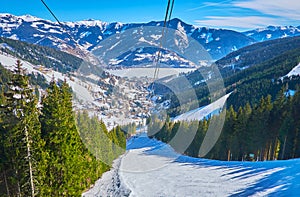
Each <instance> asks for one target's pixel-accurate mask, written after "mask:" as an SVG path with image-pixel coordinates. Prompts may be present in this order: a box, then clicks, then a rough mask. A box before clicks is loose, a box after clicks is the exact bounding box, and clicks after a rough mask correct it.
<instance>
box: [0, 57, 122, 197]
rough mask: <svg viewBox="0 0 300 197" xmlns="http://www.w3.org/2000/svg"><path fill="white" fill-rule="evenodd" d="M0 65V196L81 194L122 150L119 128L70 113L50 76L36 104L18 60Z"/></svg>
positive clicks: (68, 98)
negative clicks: (8, 67) (11, 64)
mask: <svg viewBox="0 0 300 197" xmlns="http://www.w3.org/2000/svg"><path fill="white" fill-rule="evenodd" d="M0 69H1V73H0V76H1V81H0V82H1V83H0V85H1V89H0V90H1V91H0V106H1V108H0V196H79V195H81V193H82V192H83V191H84V190H86V189H87V188H89V187H90V186H91V185H92V184H93V183H94V182H95V181H96V180H97V179H98V178H99V177H100V176H101V175H102V173H103V172H105V171H107V170H108V169H109V168H110V165H111V162H112V161H113V160H114V159H115V158H116V157H118V156H119V155H120V154H122V153H123V152H124V149H125V146H126V142H125V135H124V133H123V132H122V131H121V129H120V128H119V127H118V128H115V129H113V130H112V131H111V132H108V131H107V129H106V127H105V125H104V124H103V123H102V122H101V121H98V120H96V119H95V118H90V117H89V116H88V115H87V114H86V113H85V112H83V113H77V115H75V113H74V112H73V108H72V92H71V89H70V87H69V86H68V85H67V83H66V82H63V83H62V84H59V85H58V84H57V83H56V82H55V81H54V80H53V81H52V82H51V83H50V85H49V87H48V88H47V90H46V94H45V95H44V96H43V97H42V100H41V103H40V104H39V103H38V98H37V95H36V94H35V93H34V91H33V90H34V87H33V86H31V85H30V84H29V78H28V77H27V76H25V75H24V71H23V70H22V68H21V63H20V61H18V62H17V64H16V69H15V71H14V73H10V72H9V71H6V70H5V69H3V68H2V67H0ZM103 136H106V140H102V139H101V137H103ZM81 138H82V139H83V140H81ZM90 139H95V140H96V141H93V142H89V141H88V140H90ZM91 147H93V148H91ZM116 147H117V148H116ZM95 150H97V151H98V152H95ZM99 154H102V155H105V157H106V158H107V160H100V159H99V158H100V157H99ZM104 161H105V162H104Z"/></svg>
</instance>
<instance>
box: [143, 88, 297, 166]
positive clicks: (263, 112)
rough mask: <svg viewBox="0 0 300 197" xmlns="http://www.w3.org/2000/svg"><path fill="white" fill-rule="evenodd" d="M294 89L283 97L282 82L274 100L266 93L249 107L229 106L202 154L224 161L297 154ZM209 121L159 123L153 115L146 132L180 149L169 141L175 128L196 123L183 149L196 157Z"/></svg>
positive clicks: (248, 105) (262, 158)
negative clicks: (218, 133)
mask: <svg viewBox="0 0 300 197" xmlns="http://www.w3.org/2000/svg"><path fill="white" fill-rule="evenodd" d="M297 89H298V91H297V92H296V94H295V95H294V96H293V97H287V96H286V91H287V89H286V86H283V87H282V89H281V90H280V91H279V93H278V94H277V97H276V99H275V101H274V102H272V99H271V96H270V95H268V96H266V97H262V98H261V99H260V101H259V102H258V103H259V104H258V105H255V106H254V107H253V108H251V106H250V104H249V103H247V104H246V105H245V106H244V107H240V108H239V109H238V110H237V111H235V110H234V107H233V106H231V107H230V108H229V110H227V112H226V118H225V124H224V126H223V130H222V133H221V136H220V138H219V140H218V141H217V143H216V145H215V146H214V148H213V149H212V150H211V151H210V152H209V153H208V154H207V155H206V156H205V157H206V158H209V159H218V160H228V161H230V160H239V161H243V160H249V161H250V160H251V161H254V160H258V161H264V160H275V159H291V158H298V157H300V148H299V145H300V134H299V131H300V111H299V109H300V92H299V88H297ZM221 113H223V112H221ZM209 122H210V120H205V119H204V120H202V121H199V122H176V123H171V122H165V123H163V122H162V121H160V120H159V119H158V118H155V117H154V119H153V118H152V120H151V121H150V122H149V125H148V129H149V132H148V135H149V136H150V137H155V138H157V139H159V140H161V141H163V142H166V143H170V145H171V146H173V148H174V149H175V150H176V151H178V152H181V150H180V149H178V147H177V146H176V145H173V144H172V140H173V138H174V136H175V135H176V133H177V132H179V129H178V128H179V127H181V128H184V129H185V132H190V131H192V130H194V129H193V127H195V126H198V129H197V132H196V135H195V137H194V139H193V141H192V142H191V144H190V146H189V147H188V148H187V149H186V150H185V152H184V153H185V154H187V155H189V156H193V157H198V156H199V149H200V147H201V144H202V141H203V139H204V136H205V133H206V131H207V129H208V128H207V127H208V124H209ZM197 124H198V125H197ZM182 125H183V126H182ZM176 144H178V143H176ZM252 155H253V157H252Z"/></svg>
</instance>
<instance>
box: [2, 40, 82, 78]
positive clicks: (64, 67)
mask: <svg viewBox="0 0 300 197" xmlns="http://www.w3.org/2000/svg"><path fill="white" fill-rule="evenodd" d="M0 51H1V53H8V54H11V55H13V56H14V57H17V58H19V59H23V60H26V61H28V62H30V63H32V64H34V65H42V66H45V67H47V68H52V69H54V70H58V71H59V72H62V73H66V72H69V71H74V70H77V69H78V68H79V67H80V65H81V64H82V63H83V60H82V59H80V58H78V57H76V56H73V55H70V54H69V53H66V52H62V51H58V50H56V49H53V48H49V47H44V46H39V45H35V44H29V43H26V42H21V41H18V40H11V39H8V38H3V37H0Z"/></svg>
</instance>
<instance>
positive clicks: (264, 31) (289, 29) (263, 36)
mask: <svg viewBox="0 0 300 197" xmlns="http://www.w3.org/2000/svg"><path fill="white" fill-rule="evenodd" d="M244 34H245V35H246V36H249V37H251V38H253V39H255V40H256V41H258V42H262V41H266V40H274V39H277V38H286V37H292V36H299V35H300V26H298V27H294V26H268V27H267V28H259V29H255V30H251V31H247V32H244Z"/></svg>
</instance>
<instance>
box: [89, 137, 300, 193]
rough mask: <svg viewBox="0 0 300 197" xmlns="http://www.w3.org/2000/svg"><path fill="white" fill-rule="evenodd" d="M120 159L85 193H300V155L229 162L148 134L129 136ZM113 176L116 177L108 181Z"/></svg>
mask: <svg viewBox="0 0 300 197" xmlns="http://www.w3.org/2000/svg"><path fill="white" fill-rule="evenodd" d="M116 162H117V163H118V165H114V169H113V170H112V171H110V172H107V173H106V174H105V175H104V176H103V178H102V179H100V180H99V181H98V182H97V184H96V185H95V187H94V188H93V190H90V191H89V192H87V193H85V194H84V196H112V195H111V194H112V191H113V192H114V194H115V195H113V196H131V197H136V196H137V197H157V196H160V197H164V196H167V197H172V196H180V197H182V196H196V197H199V196H201V197H202V196H276V197H277V196H300V159H295V160H288V161H271V162H226V161H214V160H207V159H200V158H192V157H188V156H183V155H180V154H177V153H176V152H175V151H174V150H173V149H172V148H171V147H170V146H169V145H167V144H164V143H162V142H160V141H157V140H155V139H149V138H148V137H147V135H146V134H145V133H142V134H139V135H138V136H136V137H133V138H131V139H129V140H128V143H127V152H126V153H125V155H123V156H122V157H120V158H119V159H118V160H116ZM112 173H113V175H112ZM107 174H108V175H109V174H110V176H111V177H113V178H111V179H110V180H108V176H107ZM116 179H117V182H118V184H115V182H116ZM100 190H101V192H100ZM124 191H126V192H124ZM99 192H100V193H101V194H100V193H99Z"/></svg>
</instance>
